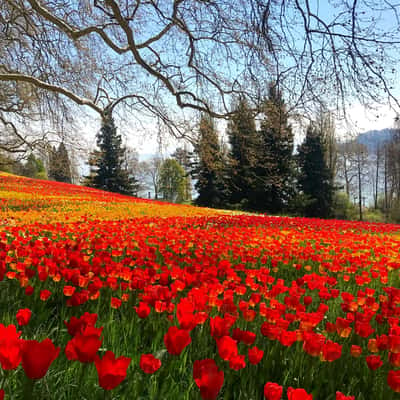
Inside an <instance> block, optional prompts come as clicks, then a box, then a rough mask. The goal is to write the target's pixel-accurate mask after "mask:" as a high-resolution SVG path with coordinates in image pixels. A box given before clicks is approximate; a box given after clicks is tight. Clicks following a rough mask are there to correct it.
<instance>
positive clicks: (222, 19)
mask: <svg viewBox="0 0 400 400" xmlns="http://www.w3.org/2000/svg"><path fill="white" fill-rule="evenodd" d="M399 10H400V4H399V3H397V2H394V1H390V0H385V1H380V0H351V1H348V0H334V1H333V0H327V1H324V2H320V1H319V0H316V1H312V2H311V1H310V0H285V1H281V0H208V1H205V0H164V1H159V0H150V1H140V0H126V1H124V2H122V1H117V0H81V1H79V2H71V1H68V0H58V1H53V0H3V1H2V2H1V5H0V48H2V50H1V54H0V59H1V61H0V83H1V84H2V85H3V84H4V85H11V86H9V87H11V88H13V90H12V93H15V92H16V87H17V86H18V87H21V86H23V87H26V88H29V91H30V92H31V93H33V94H34V95H35V98H37V99H38V100H39V104H40V105H41V107H43V104H48V107H47V108H48V109H53V110H54V109H62V108H63V107H66V109H67V108H68V106H69V105H70V104H71V102H72V103H75V104H77V105H85V106H87V107H88V109H89V110H91V112H94V113H95V114H98V115H100V116H101V117H102V118H106V117H107V116H109V115H110V114H111V113H113V112H114V110H115V109H116V108H117V106H119V105H124V106H125V107H124V110H125V111H126V112H129V113H130V115H131V116H132V118H134V117H136V118H138V119H139V120H143V119H145V118H154V117H156V118H157V119H158V120H159V121H162V122H163V123H164V124H165V125H166V126H168V128H169V131H170V133H172V134H174V135H175V136H177V137H182V136H185V135H186V136H187V135H188V132H187V128H188V126H190V125H188V124H187V123H181V121H182V118H184V117H186V121H190V119H193V115H192V112H193V111H195V112H197V111H202V112H208V113H209V114H211V115H212V116H214V117H226V116H227V115H228V114H229V112H230V104H231V102H232V97H234V96H239V95H240V96H245V97H247V99H248V101H249V102H250V104H252V106H254V107H255V108H257V105H258V104H259V101H260V99H261V98H262V96H263V94H264V93H263V91H264V90H265V89H266V88H263V87H260V82H261V83H262V84H264V83H265V82H268V81H274V82H277V84H278V85H279V87H280V90H281V91H282V92H283V93H284V94H285V96H286V97H287V99H286V103H287V104H288V105H289V107H290V110H291V111H292V112H295V111H296V112H299V114H302V113H304V111H313V110H316V108H315V104H319V105H320V104H323V105H325V106H327V105H329V106H330V107H329V108H332V106H335V107H336V108H337V109H345V106H346V105H347V103H348V102H351V101H353V100H354V98H358V99H359V100H360V101H361V102H363V103H368V102H369V101H379V100H382V99H383V98H386V100H389V101H390V102H391V103H392V104H393V105H394V106H398V105H399V104H398V100H397V98H396V97H395V96H394V94H393V90H392V82H393V79H392V78H393V77H394V73H395V72H396V71H395V68H396V66H397V64H398V61H399V60H398V57H399V54H400V48H399V47H400V32H399V30H398V29H397V28H398V25H399V18H398V12H399ZM13 85H14V86H13ZM382 96H383V97H382ZM46 102H47V103H46ZM119 109H122V108H121V107H120V108H119ZM180 110H183V111H180ZM185 110H186V111H185ZM187 111H188V112H187ZM178 115H179V117H182V118H177V116H178Z"/></svg>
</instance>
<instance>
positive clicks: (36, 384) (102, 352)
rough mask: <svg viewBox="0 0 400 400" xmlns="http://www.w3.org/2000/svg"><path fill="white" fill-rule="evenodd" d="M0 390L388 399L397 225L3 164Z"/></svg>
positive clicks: (399, 262) (97, 395) (37, 394)
mask: <svg viewBox="0 0 400 400" xmlns="http://www.w3.org/2000/svg"><path fill="white" fill-rule="evenodd" d="M0 220H1V224H0V366H1V368H0V399H1V398H5V399H41V400H42V399H43V400H45V399H57V400H62V399H69V400H70V399H102V398H104V399H143V400H144V399H146V400H147V399H153V400H156V399H157V400H158V399H163V400H164V399H170V400H180V399H182V400H192V399H194V400H200V399H210V400H211V399H226V400H230V399H241V400H245V399H246V400H252V399H254V400H256V399H259V400H261V399H267V400H280V399H282V400H311V399H314V400H316V399H318V400H350V399H355V400H367V399H371V400H391V399H400V277H399V272H400V270H399V269H400V252H399V251H400V226H399V225H388V224H368V223H359V222H343V221H334V220H330V221H323V220H318V219H314V220H313V219H302V218H278V217H272V216H254V215H246V214H236V215H233V214H232V213H229V212H224V211H216V210H210V209H205V208H196V207H191V206H182V205H173V204H167V203H162V202H155V201H147V200H140V199H135V198H131V197H126V196H120V195H116V194H110V193H105V192H101V191H97V190H94V189H88V188H84V187H79V186H73V185H68V184H62V183H55V182H48V181H40V180H33V179H28V178H22V177H16V176H13V175H8V174H4V173H0Z"/></svg>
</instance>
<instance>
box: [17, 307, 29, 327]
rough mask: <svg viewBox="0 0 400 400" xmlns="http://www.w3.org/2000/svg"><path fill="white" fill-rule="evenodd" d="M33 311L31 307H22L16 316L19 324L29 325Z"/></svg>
mask: <svg viewBox="0 0 400 400" xmlns="http://www.w3.org/2000/svg"><path fill="white" fill-rule="evenodd" d="M31 315H32V311H31V310H30V309H29V308H22V309H20V310H18V312H17V315H16V318H17V322H18V325H19V326H24V325H28V323H29V320H30V319H31Z"/></svg>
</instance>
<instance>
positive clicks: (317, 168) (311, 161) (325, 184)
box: [297, 124, 334, 218]
mask: <svg viewBox="0 0 400 400" xmlns="http://www.w3.org/2000/svg"><path fill="white" fill-rule="evenodd" d="M326 151H327V149H326V146H325V143H324V136H323V132H321V131H320V130H318V129H317V128H316V127H315V126H314V125H312V124H311V125H309V127H308V129H307V132H306V137H305V139H304V142H303V143H302V144H301V145H300V147H299V151H298V155H297V158H298V164H299V176H298V186H299V190H300V195H301V196H303V207H302V208H303V213H304V215H305V216H307V217H317V218H329V217H330V216H331V215H332V206H333V194H334V186H333V182H332V179H331V177H332V173H331V171H330V169H329V167H328V165H327V163H326V158H327V157H326Z"/></svg>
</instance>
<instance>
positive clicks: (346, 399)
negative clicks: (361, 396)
mask: <svg viewBox="0 0 400 400" xmlns="http://www.w3.org/2000/svg"><path fill="white" fill-rule="evenodd" d="M336 400H354V396H345V395H344V394H343V393H341V392H336Z"/></svg>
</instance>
